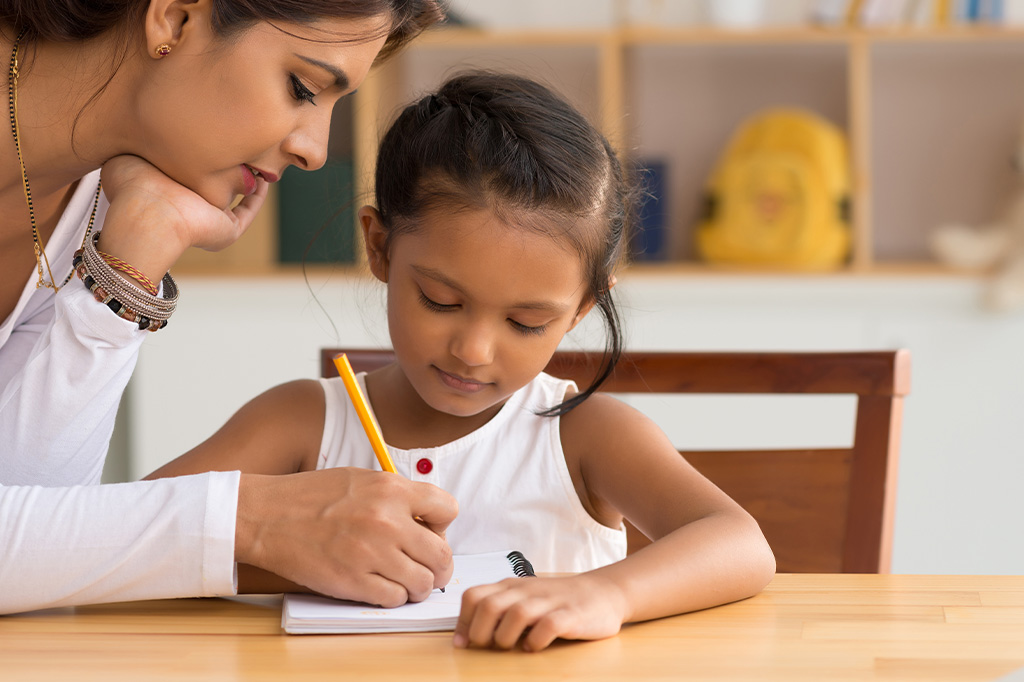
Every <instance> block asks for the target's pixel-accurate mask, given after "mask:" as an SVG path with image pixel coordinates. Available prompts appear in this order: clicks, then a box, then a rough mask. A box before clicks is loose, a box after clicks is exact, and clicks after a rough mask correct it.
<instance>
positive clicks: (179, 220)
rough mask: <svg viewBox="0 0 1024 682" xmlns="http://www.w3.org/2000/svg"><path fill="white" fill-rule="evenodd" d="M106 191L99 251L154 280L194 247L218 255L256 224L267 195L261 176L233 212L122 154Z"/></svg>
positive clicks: (113, 163) (107, 167) (109, 171)
mask: <svg viewBox="0 0 1024 682" xmlns="http://www.w3.org/2000/svg"><path fill="white" fill-rule="evenodd" d="M101 177H102V180H103V191H104V193H105V194H106V195H107V199H108V200H109V201H110V208H109V209H107V217H106V219H105V220H104V224H103V232H102V235H101V237H100V250H101V251H105V252H107V253H110V254H113V255H115V256H117V257H118V258H121V259H123V260H125V261H127V262H129V263H131V264H132V265H134V266H135V267H137V268H138V269H140V270H142V272H144V273H145V274H146V276H148V277H149V278H150V279H152V280H153V281H158V280H159V279H160V278H161V277H163V275H164V273H165V272H167V271H168V270H170V268H171V266H172V265H173V264H174V263H175V262H176V261H177V260H178V258H180V257H181V254H182V253H184V252H185V250H186V249H187V248H189V247H191V246H195V247H199V248H201V249H207V250H209V251H217V250H220V249H223V248H224V247H226V246H228V245H229V244H231V243H233V242H234V241H235V240H236V239H238V238H239V237H241V236H242V234H243V233H244V232H245V231H246V230H247V229H248V228H249V226H250V225H251V224H252V221H253V218H255V216H256V213H257V211H258V210H259V208H260V207H261V206H262V205H263V201H264V199H266V196H267V187H268V185H267V182H266V181H265V180H264V179H263V178H257V180H256V181H257V186H256V192H255V194H252V195H250V196H247V197H245V198H244V199H242V201H241V202H240V203H239V204H238V205H237V206H235V207H234V208H231V209H222V208H219V207H217V206H213V205H211V204H209V203H208V202H207V201H206V200H205V199H203V198H202V197H201V196H199V195H198V194H196V193H195V192H193V191H192V190H190V189H188V188H187V187H184V186H183V185H180V184H178V183H177V182H175V181H174V180H172V179H171V178H169V177H168V176H166V175H164V174H163V173H162V172H161V171H160V170H159V169H157V168H156V167H155V166H153V165H152V164H151V163H149V162H148V161H146V160H144V159H142V158H139V157H137V156H118V157H114V158H113V159H111V160H110V161H107V162H106V163H105V164H103V171H102V175H101Z"/></svg>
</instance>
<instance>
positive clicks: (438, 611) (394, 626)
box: [281, 551, 533, 635]
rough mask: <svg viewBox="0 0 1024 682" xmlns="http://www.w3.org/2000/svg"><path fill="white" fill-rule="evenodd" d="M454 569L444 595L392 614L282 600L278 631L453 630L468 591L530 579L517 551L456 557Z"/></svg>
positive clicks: (322, 601)
mask: <svg viewBox="0 0 1024 682" xmlns="http://www.w3.org/2000/svg"><path fill="white" fill-rule="evenodd" d="M453 563H454V564H455V567H454V572H453V573H452V579H451V581H450V582H449V583H448V585H446V586H445V591H444V592H443V593H442V592H441V591H440V590H434V591H433V592H432V593H431V594H430V596H429V597H427V598H426V599H425V600H424V601H421V602H416V603H409V604H403V605H402V606H399V607H396V608H393V609H384V608H380V607H375V606H369V605H367V604H363V603H361V602H353V601H343V600H340V599H330V598H328V597H319V596H316V595H311V594H286V595H285V596H284V606H283V607H282V609H281V627H283V628H284V631H285V632H288V633H290V634H293V635H309V634H329V633H354V632H428V631H432V630H454V629H455V623H456V622H458V619H459V609H460V608H461V606H462V593H463V592H465V591H466V590H467V589H469V588H470V587H473V586H475V585H488V584H490V583H496V582H498V581H500V580H504V579H505V578H514V577H528V576H532V575H533V566H532V565H530V562H529V561H527V560H526V558H525V557H524V556H523V555H522V553H520V552H515V551H503V552H488V553H486V554H460V555H457V556H455V557H454V559H453Z"/></svg>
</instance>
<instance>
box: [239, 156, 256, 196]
mask: <svg viewBox="0 0 1024 682" xmlns="http://www.w3.org/2000/svg"><path fill="white" fill-rule="evenodd" d="M255 192H256V175H255V174H254V173H253V172H252V169H251V168H249V167H248V166H246V165H245V164H244V163H243V164H242V194H244V195H245V196H249V195H250V194H255Z"/></svg>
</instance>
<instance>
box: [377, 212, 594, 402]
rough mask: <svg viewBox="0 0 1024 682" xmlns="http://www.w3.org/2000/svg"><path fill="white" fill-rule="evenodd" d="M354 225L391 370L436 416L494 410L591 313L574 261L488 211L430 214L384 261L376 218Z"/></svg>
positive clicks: (393, 246)
mask: <svg viewBox="0 0 1024 682" xmlns="http://www.w3.org/2000/svg"><path fill="white" fill-rule="evenodd" d="M368 215H369V216H370V217H371V222H374V223H375V224H376V232H375V231H374V226H373V225H371V226H369V227H368V228H367V219H366V216H368ZM361 216H362V217H363V225H364V229H367V235H366V236H367V244H368V249H369V250H370V265H371V268H372V269H373V271H374V274H376V275H377V276H378V278H380V279H382V280H384V281H386V282H387V285H388V325H389V327H390V333H391V341H392V344H393V346H394V349H395V353H396V355H397V358H398V363H399V365H400V366H401V368H402V370H403V372H404V373H405V375H406V377H407V378H408V380H409V382H410V383H411V385H412V386H413V388H414V389H415V390H416V392H417V393H418V394H419V396H420V397H421V398H422V399H423V401H424V402H426V403H427V404H428V405H429V406H430V407H432V408H433V409H435V410H438V411H440V412H443V413H446V414H450V415H453V416H459V417H468V416H471V415H477V414H480V413H482V412H484V411H485V410H488V409H489V408H494V407H496V406H497V407H500V406H501V405H502V404H504V402H505V401H506V400H507V399H508V397H509V396H511V395H512V393H514V392H515V391H516V390H518V389H520V388H522V387H523V386H525V385H526V384H527V383H529V382H530V381H531V380H532V379H533V378H534V377H535V376H536V375H537V374H538V373H540V372H541V371H543V369H544V367H545V366H546V365H547V363H548V361H549V360H550V359H551V356H552V355H553V354H554V352H555V349H556V348H557V347H558V344H559V342H560V341H561V340H562V337H563V336H564V335H565V334H566V333H567V332H568V331H569V330H570V329H572V328H573V327H574V326H575V325H576V324H577V323H578V322H579V321H580V320H581V319H582V318H583V316H584V315H586V313H587V312H588V311H589V310H590V307H591V305H590V304H589V296H587V287H586V284H585V283H584V279H583V272H582V264H581V262H580V259H579V256H578V255H576V253H574V252H573V251H572V250H570V249H568V248H567V247H566V246H565V245H563V244H561V243H559V242H558V241H556V240H555V239H553V238H552V237H549V236H547V235H545V234H541V233H538V232H535V231H532V230H530V229H528V228H520V227H516V226H514V225H513V226H509V225H507V224H505V223H503V222H501V221H500V220H499V219H498V218H496V217H495V216H494V214H493V213H492V212H491V211H489V210H471V209H468V210H462V211H454V212H445V211H440V210H435V211H430V212H429V213H427V215H425V216H423V218H422V219H421V220H420V221H418V225H417V228H416V229H415V230H414V231H412V232H409V233H405V234H402V235H400V236H398V237H396V238H395V239H394V240H393V241H392V243H391V248H390V254H383V253H381V251H380V249H379V248H378V247H380V246H381V245H382V242H383V232H382V231H381V230H380V227H379V223H378V222H376V218H375V216H376V212H375V211H373V210H372V209H363V212H362V213H361ZM531 219H537V218H536V216H531ZM375 249H376V250H375Z"/></svg>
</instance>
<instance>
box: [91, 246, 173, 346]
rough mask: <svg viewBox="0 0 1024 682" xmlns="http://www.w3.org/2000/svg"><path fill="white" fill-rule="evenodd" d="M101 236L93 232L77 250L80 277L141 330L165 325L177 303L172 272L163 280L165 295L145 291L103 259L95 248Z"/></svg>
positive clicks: (94, 294)
mask: <svg viewBox="0 0 1024 682" xmlns="http://www.w3.org/2000/svg"><path fill="white" fill-rule="evenodd" d="M98 239H99V234H96V235H94V237H93V238H92V239H87V240H86V242H85V244H84V246H83V247H82V248H81V249H79V250H78V251H76V252H75V256H74V259H73V260H72V264H73V266H74V268H75V272H76V273H77V274H78V277H79V279H81V280H82V282H83V283H84V284H85V286H86V287H87V288H88V289H89V291H91V292H92V294H93V297H94V298H95V299H96V300H97V301H99V302H100V303H102V304H104V305H106V306H107V307H108V308H110V309H111V310H112V311H113V312H114V314H115V315H117V316H118V317H121V318H123V319H126V320H129V321H131V322H134V323H135V324H137V325H139V329H140V330H149V331H154V332H155V331H157V330H159V329H163V328H164V327H166V326H167V321H168V319H169V318H170V316H171V314H172V313H174V310H175V308H176V307H177V304H178V285H177V283H176V282H175V281H174V278H173V277H171V273H167V274H165V275H164V277H163V279H162V280H161V281H162V282H163V285H164V297H162V298H161V297H159V296H155V295H153V294H150V293H149V292H147V291H143V290H142V289H140V288H139V287H137V286H135V285H134V284H132V283H131V282H129V281H127V280H126V279H124V278H122V277H121V276H120V275H118V274H117V273H116V272H115V270H114V268H113V267H111V265H110V264H109V263H107V262H106V260H104V258H103V257H102V256H101V255H100V254H99V252H98V251H97V250H96V242H97V240H98ZM122 262H123V261H122ZM126 265H127V264H126ZM129 267H131V266H129ZM133 269H134V268H133ZM140 274H141V273H140Z"/></svg>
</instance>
